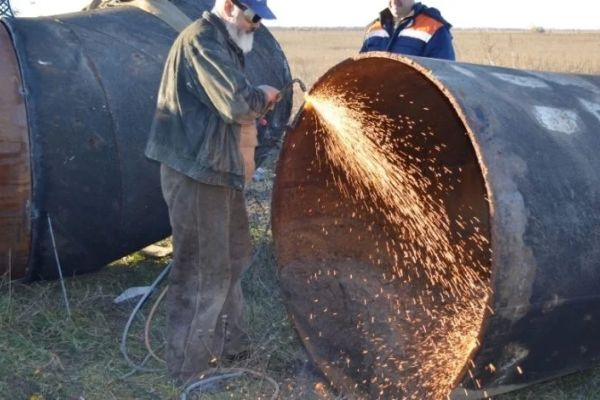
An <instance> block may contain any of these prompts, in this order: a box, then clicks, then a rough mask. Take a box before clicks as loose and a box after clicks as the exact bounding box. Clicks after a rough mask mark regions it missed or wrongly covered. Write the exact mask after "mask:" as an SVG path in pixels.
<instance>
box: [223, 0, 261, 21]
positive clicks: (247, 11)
mask: <svg viewBox="0 0 600 400" xmlns="http://www.w3.org/2000/svg"><path fill="white" fill-rule="evenodd" d="M231 2H232V3H233V4H234V5H235V6H236V7H237V8H239V9H240V10H242V13H243V14H244V18H246V21H248V22H251V23H253V24H258V23H259V22H260V20H261V19H262V17H261V16H260V15H258V14H257V13H255V12H254V10H253V9H251V8H250V7H248V6H247V5H245V4H242V3H240V2H239V1H238V0H231Z"/></svg>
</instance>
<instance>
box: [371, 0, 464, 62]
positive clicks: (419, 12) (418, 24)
mask: <svg viewBox="0 0 600 400" xmlns="http://www.w3.org/2000/svg"><path fill="white" fill-rule="evenodd" d="M450 28H452V25H450V24H449V23H448V22H447V21H446V20H445V19H444V18H443V17H442V15H441V14H440V12H439V11H438V10H437V9H435V8H430V7H427V6H425V5H423V4H421V3H415V1H414V0H390V1H389V5H388V8H386V9H385V10H383V11H382V12H381V13H380V14H379V18H378V19H376V20H375V21H373V22H372V23H371V24H370V25H369V27H368V28H367V32H366V34H365V39H364V42H363V45H362V48H361V50H360V52H361V53H364V52H368V51H387V52H390V53H396V54H404V55H409V56H419V57H430V58H440V59H446V60H454V59H455V58H456V57H455V54H454V47H453V46H452V35H451V34H450Z"/></svg>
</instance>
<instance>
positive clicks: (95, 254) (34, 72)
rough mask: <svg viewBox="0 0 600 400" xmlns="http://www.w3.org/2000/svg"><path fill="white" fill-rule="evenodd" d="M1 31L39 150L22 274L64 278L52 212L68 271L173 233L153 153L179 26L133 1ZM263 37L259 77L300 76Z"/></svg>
mask: <svg viewBox="0 0 600 400" xmlns="http://www.w3.org/2000/svg"><path fill="white" fill-rule="evenodd" d="M203 6H204V7H203ZM207 8H208V5H207V4H203V3H202V2H199V3H197V5H196V6H195V7H192V8H183V11H184V12H186V13H188V14H192V15H190V17H191V18H195V17H196V16H197V15H200V13H201V12H202V11H203V10H205V9H207ZM0 29H2V30H6V31H7V32H8V33H9V36H6V37H5V38H2V37H0V39H3V40H4V41H5V40H6V38H7V37H9V38H10V41H11V43H10V45H11V46H12V47H13V49H14V53H15V55H16V59H17V60H18V65H19V72H20V77H19V80H20V82H21V87H20V93H21V96H22V97H23V99H24V103H25V106H26V111H27V128H28V138H25V139H24V141H27V140H26V139H28V142H29V143H28V144H29V145H30V147H31V155H30V161H31V198H29V199H26V200H25V201H24V205H23V206H22V209H23V210H25V211H23V212H22V215H20V217H21V218H22V219H23V220H27V219H29V220H30V238H29V239H28V242H29V252H28V253H27V252H26V253H25V255H24V256H23V254H21V256H22V257H21V258H18V259H17V258H15V257H14V251H13V258H12V262H11V264H10V265H11V267H12V271H11V277H12V278H13V279H17V278H55V277H56V276H57V269H56V263H55V261H54V256H53V249H52V246H51V242H50V236H49V232H48V226H47V225H48V224H47V219H46V218H47V215H50V217H51V219H52V225H53V228H54V234H55V237H56V241H57V247H58V249H57V250H58V254H59V256H60V261H61V264H62V268H63V273H64V274H65V275H67V276H69V275H73V274H76V273H84V272H89V271H94V270H96V269H98V268H100V267H102V266H103V265H105V264H107V263H109V262H111V261H113V260H115V259H118V258H120V257H122V256H124V255H126V254H129V253H131V252H133V251H136V250H138V249H140V248H142V247H144V246H146V245H148V244H150V243H153V242H155V241H157V240H160V239H161V238H164V237H166V236H168V235H169V233H170V227H169V220H168V215H167V210H166V206H165V204H164V202H163V199H162V195H161V191H160V182H159V172H158V165H157V164H156V163H153V162H150V161H149V160H147V159H146V158H145V157H144V154H143V152H144V148H145V145H146V140H147V136H148V133H149V130H150V125H151V122H152V117H153V114H154V110H155V106H156V93H157V92H158V85H159V83H160V78H161V74H162V68H163V63H164V61H165V58H166V55H167V53H168V51H169V48H170V46H171V43H172V42H173V40H174V39H175V37H176V35H177V32H175V31H174V30H173V29H172V28H171V27H170V26H168V25H167V24H166V23H164V22H163V21H161V20H160V19H158V18H157V17H155V16H153V15H150V14H147V13H145V12H143V11H140V10H138V9H137V8H132V7H118V8H112V9H103V10H92V11H86V12H80V13H73V14H67V15H60V16H53V17H48V18H33V19H29V18H24V19H20V18H16V19H4V20H2V21H1V23H0ZM255 43H256V45H255V46H256V54H251V55H250V56H249V59H248V62H247V66H246V68H247V70H248V71H249V75H250V76H251V79H252V80H253V81H254V82H255V83H257V84H259V83H266V84H271V85H273V86H276V87H281V86H283V85H284V84H285V83H286V82H288V81H290V80H291V77H290V75H289V68H288V65H287V61H286V59H285V56H284V55H283V53H282V52H281V49H280V47H279V45H278V44H277V42H276V41H275V40H274V38H273V37H272V36H271V34H270V33H269V32H268V30H267V29H266V28H262V29H260V30H259V31H258V32H257V35H256V41H255ZM2 44H3V45H4V46H6V43H2ZM265 55H268V57H267V62H265V61H264V60H261V58H260V57H263V56H265ZM2 85H4V82H3V83H2ZM290 110H291V97H288V98H285V99H283V100H282V102H281V103H280V106H279V107H278V108H277V109H276V110H275V111H273V113H272V114H271V115H269V116H268V117H267V118H268V119H269V121H270V124H269V126H268V127H266V128H263V130H262V132H261V138H263V141H262V143H261V144H262V145H264V146H265V147H269V148H272V143H273V142H276V141H277V139H279V138H280V137H281V135H282V133H283V127H284V126H285V123H287V120H288V117H289V114H290ZM0 145H2V146H3V145H4V144H3V143H0ZM0 153H1V152H0ZM2 168H3V173H4V172H6V169H5V166H4V165H3V166H2ZM9 172H10V171H9ZM3 184H5V182H2V180H1V175H0V186H2V185H3ZM0 189H1V188H0ZM0 204H1V203H0ZM0 211H3V210H0ZM0 222H1V221H0ZM19 239H20V240H22V238H19ZM8 252H9V248H6V247H5V246H2V245H0V275H1V274H4V273H6V272H7V271H8V269H9V263H8V261H7V260H8Z"/></svg>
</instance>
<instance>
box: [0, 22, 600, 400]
mask: <svg viewBox="0 0 600 400" xmlns="http://www.w3.org/2000/svg"><path fill="white" fill-rule="evenodd" d="M275 35H276V36H277V37H278V39H279V40H280V41H281V43H282V45H283V47H284V49H285V50H286V52H287V55H288V58H289V61H290V64H291V67H292V71H293V75H294V76H296V77H299V78H302V79H304V80H305V82H306V83H307V84H309V85H310V84H312V83H314V81H315V80H316V79H317V78H318V77H319V76H321V75H322V74H323V73H324V72H326V71H327V70H328V69H329V68H330V67H332V66H333V65H335V64H337V63H338V62H339V61H341V60H343V59H344V58H346V57H350V56H352V55H353V54H355V53H356V52H357V49H358V48H359V47H360V43H361V40H362V32H361V31H358V30H349V31H292V30H276V31H275ZM455 38H456V47H457V52H458V57H459V59H460V60H462V61H468V62H476V63H483V64H490V63H493V64H495V65H504V66H509V67H515V68H523V69H538V70H540V69H541V70H548V71H560V72H570V73H591V74H599V73H600V33H582V34H573V33H543V34H542V33H536V32H474V31H456V32H455ZM269 182H270V180H269V181H267V184H266V185H265V186H263V187H255V188H252V189H251V192H250V197H252V198H254V199H258V201H259V202H258V203H256V204H254V205H253V206H252V215H253V221H252V226H253V231H252V233H253V236H254V242H255V246H256V248H257V249H261V251H260V252H259V256H258V257H257V260H256V263H255V265H254V266H253V268H252V269H251V271H250V272H249V274H248V276H246V278H245V281H244V287H245V290H246V294H247V299H248V306H247V315H248V319H249V322H250V335H251V337H252V338H253V339H254V342H255V343H254V350H255V352H254V354H255V355H254V356H253V357H252V358H251V359H250V360H249V361H247V362H244V363H242V364H240V365H238V366H243V367H251V368H255V369H257V370H259V371H262V372H264V373H267V374H269V375H271V376H273V377H274V378H275V379H276V380H277V381H278V382H280V384H281V385H282V390H283V393H284V394H283V395H282V399H335V398H340V397H336V396H335V395H333V394H332V393H331V392H330V391H328V390H327V389H325V388H324V386H323V385H322V383H321V382H320V381H319V378H318V376H317V375H315V374H314V372H313V371H312V370H311V369H310V367H309V366H308V365H307V364H306V360H307V356H306V354H305V353H304V351H303V350H302V347H301V346H300V344H299V342H298V341H297V339H296V336H295V333H294V331H293V330H292V328H291V326H290V323H289V321H288V319H287V316H286V313H285V310H284V308H283V305H282V302H281V294H280V292H279V287H278V284H277V278H276V273H275V265H274V262H273V258H272V254H271V238H270V235H269V234H266V235H265V233H264V232H265V231H264V227H265V224H266V222H267V220H268V212H269V206H268V199H269V197H270V185H269ZM166 261H167V260H162V261H160V262H157V261H152V260H148V259H143V258H141V257H140V256H138V255H135V256H131V257H127V258H125V259H123V260H120V261H119V262H117V263H115V264H114V265H113V266H111V267H109V268H105V269H104V270H103V271H101V272H100V273H98V274H94V275H89V276H85V277H79V278H75V279H69V280H68V282H67V288H68V291H69V297H70V299H71V306H72V311H73V319H72V320H67V319H66V317H65V310H64V307H63V306H62V303H61V301H62V300H61V299H62V297H61V294H60V285H58V284H57V283H56V282H45V283H36V284H33V285H9V284H8V282H6V281H0V399H3V400H22V399H25V400H42V399H44V400H50V399H61V400H63V399H64V400H70V399H77V400H79V399H85V400H94V399H98V400H100V399H101V400H105V399H119V400H122V399H173V398H176V396H177V394H178V388H177V387H175V386H174V385H173V383H172V382H170V381H169V380H168V378H167V376H166V374H165V373H164V372H161V373H149V374H138V375H134V376H132V377H129V378H126V379H120V377H121V376H122V375H123V374H125V373H126V372H128V371H129V368H128V366H127V364H126V363H125V362H124V361H123V359H122V357H121V355H120V354H119V344H118V340H119V336H120V333H121V330H122V328H123V325H124V323H125V321H126V318H127V316H128V313H129V312H130V311H131V309H132V307H133V305H132V304H131V303H130V304H126V305H119V306H116V305H114V304H112V299H113V298H114V297H115V296H116V295H118V294H119V293H120V292H121V291H122V290H124V289H125V288H127V287H130V286H135V285H147V284H149V283H150V282H151V281H152V280H153V279H154V277H155V276H156V275H157V274H158V273H159V271H160V270H161V268H162V267H163V265H164V263H165V262H166ZM163 316H164V313H163V314H160V313H159V317H158V320H157V325H156V329H155V331H156V333H157V336H156V341H157V342H158V341H159V338H160V334H161V328H162V327H163V326H164V321H163ZM142 322H143V321H142ZM139 339H140V326H139V325H136V329H134V332H133V334H132V352H133V354H134V356H135V357H136V359H139V358H140V357H141V356H142V355H143V351H142V346H141V345H140V341H139ZM599 387H600V371H598V370H592V371H588V372H584V373H581V374H577V375H573V376H570V377H566V378H563V379H560V380H556V381H553V382H550V383H547V384H541V385H537V386H535V387H532V388H529V389H526V390H522V391H520V392H517V393H515V394H510V395H506V396H502V397H500V398H501V399H504V400H533V399H536V400H538V399H539V400H572V399H581V400H593V399H598V400H600V389H599ZM315 388H316V389H315ZM268 395H269V387H268V386H266V385H263V386H261V385H258V384H257V383H256V382H255V381H251V380H237V381H235V382H232V386H231V388H230V391H229V392H228V394H213V395H210V396H204V397H202V398H208V399H213V400H216V399H225V398H234V399H241V398H244V399H257V398H268V397H267V396H268ZM198 398H200V397H198Z"/></svg>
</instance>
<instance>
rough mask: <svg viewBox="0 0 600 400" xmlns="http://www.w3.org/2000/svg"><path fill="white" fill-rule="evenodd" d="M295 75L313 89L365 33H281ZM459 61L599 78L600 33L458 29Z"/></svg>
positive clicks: (278, 31) (356, 47) (278, 32)
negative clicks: (594, 75) (591, 75)
mask: <svg viewBox="0 0 600 400" xmlns="http://www.w3.org/2000/svg"><path fill="white" fill-rule="evenodd" d="M273 32H274V34H275V37H276V38H277V39H278V40H279V41H280V42H281V44H282V45H283V48H284V50H285V52H286V55H287V57H288V61H289V63H290V65H291V67H292V72H293V74H294V76H296V77H299V78H301V79H304V80H305V82H306V83H307V84H309V85H312V84H313V83H314V82H315V81H316V79H317V78H318V77H319V76H321V75H323V73H325V72H326V71H327V70H328V69H329V68H331V67H332V66H334V65H335V64H337V63H338V62H340V61H342V60H343V59H345V58H348V57H351V56H353V55H355V54H356V53H357V52H358V50H359V49H360V46H361V43H362V38H363V32H362V31H361V30H356V29H354V30H353V29H349V30H312V31H310V30H292V29H276V30H274V31H273ZM453 34H454V44H455V48H456V53H457V60H458V61H460V62H468V63H476V64H486V65H496V66H504V67H511V68H518V69H529V70H541V71H553V72H566V73H577V74H600V32H583V33H577V32H546V33H539V32H535V31H476V30H455V31H454V32H453Z"/></svg>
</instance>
